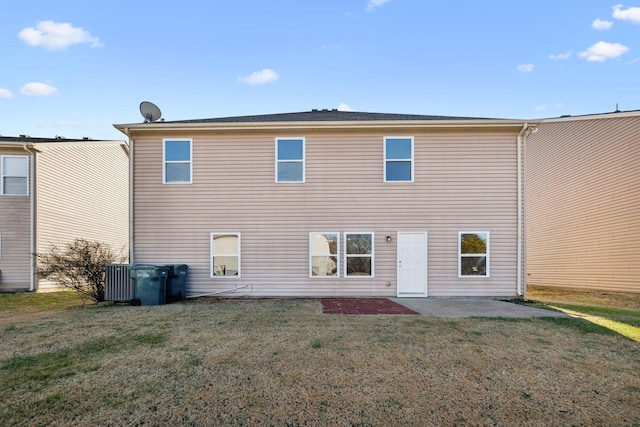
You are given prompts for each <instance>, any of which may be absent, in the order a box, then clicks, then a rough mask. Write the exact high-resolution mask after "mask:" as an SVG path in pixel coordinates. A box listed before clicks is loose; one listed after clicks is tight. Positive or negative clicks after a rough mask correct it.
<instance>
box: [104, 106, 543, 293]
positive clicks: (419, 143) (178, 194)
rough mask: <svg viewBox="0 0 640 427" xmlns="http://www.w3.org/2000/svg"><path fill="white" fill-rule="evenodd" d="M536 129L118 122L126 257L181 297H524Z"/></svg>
mask: <svg viewBox="0 0 640 427" xmlns="http://www.w3.org/2000/svg"><path fill="white" fill-rule="evenodd" d="M536 125H537V122H529V123H527V122H524V121H522V120H504V119H484V118H464V117H440V116H427V115H409V114H383V113H361V112H346V111H338V110H312V111H307V112H299V113H285V114H269V115H257V116H242V117H226V118H216V119H206V120H183V121H155V122H150V123H133V124H117V125H114V126H115V127H116V128H117V129H119V130H120V131H122V132H123V133H124V134H125V135H127V137H128V138H129V146H130V149H131V156H130V161H131V167H130V169H131V177H132V179H131V188H130V193H131V197H132V200H131V215H130V221H131V224H130V230H131V240H130V247H131V261H132V262H135V263H152V264H166V263H176V262H177V263H184V264H187V265H189V267H190V268H189V276H188V281H187V293H188V295H190V296H196V295H211V294H220V295H232V296H233V295H235V296H239V295H250V296H401V297H426V296H429V297H431V296H433V297H436V296H486V297H493V296H508V297H514V296H517V295H522V294H523V293H524V269H523V267H524V252H523V251H524V239H523V236H524V222H523V189H524V187H523V175H522V173H523V172H522V171H523V162H522V150H523V144H524V140H525V139H526V138H527V135H528V134H529V132H530V130H531V129H533V128H535V126H536Z"/></svg>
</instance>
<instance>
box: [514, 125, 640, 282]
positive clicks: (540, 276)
mask: <svg viewBox="0 0 640 427" xmlns="http://www.w3.org/2000/svg"><path fill="white" fill-rule="evenodd" d="M639 135H640V114H635V115H623V116H622V117H619V118H616V117H615V116H609V117H608V118H600V117H597V118H590V119H589V118H587V119H566V120H558V121H549V122H545V123H543V124H542V125H540V127H539V131H538V132H537V133H536V134H534V135H533V136H532V137H531V138H530V140H529V141H528V143H527V153H526V158H527V165H526V171H527V172H526V173H527V181H526V182H527V252H528V256H527V282H528V283H529V284H532V285H545V286H559V287H568V288H588V289H600V290H606V291H624V292H640V280H639V279H638V270H639V269H640V259H639V258H638V256H637V246H638V241H639V240H640V215H639V214H638V213H639V212H640V137H639Z"/></svg>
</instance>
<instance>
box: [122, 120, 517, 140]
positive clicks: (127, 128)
mask: <svg viewBox="0 0 640 427" xmlns="http://www.w3.org/2000/svg"><path fill="white" fill-rule="evenodd" d="M521 123H522V121H521V120H511V119H483V120H473V119H468V120H458V119H455V120H373V121H291V122H287V121H283V122H206V121H203V122H191V123H189V122H186V123H185V122H153V123H131V124H115V125H113V126H114V127H115V128H116V129H118V130H119V131H120V132H122V133H124V134H126V135H128V136H129V137H131V135H132V134H134V133H136V132H144V133H147V134H150V133H153V132H158V133H166V132H222V131H240V132H264V131H281V130H287V129H298V130H300V129H310V130H318V131H319V130H328V131H336V130H349V131H352V130H373V129H381V130H384V129H462V128H464V129H486V128H504V129H510V128H514V127H515V128H519V127H520V125H521Z"/></svg>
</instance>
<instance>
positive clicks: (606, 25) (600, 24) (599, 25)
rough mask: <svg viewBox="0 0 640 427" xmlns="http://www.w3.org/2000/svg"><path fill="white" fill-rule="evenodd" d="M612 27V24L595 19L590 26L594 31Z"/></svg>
mask: <svg viewBox="0 0 640 427" xmlns="http://www.w3.org/2000/svg"><path fill="white" fill-rule="evenodd" d="M612 25H613V22H611V21H605V20H602V19H596V20H595V21H593V23H592V24H591V26H592V27H593V28H595V29H596V30H608V29H609V28H611V26H612Z"/></svg>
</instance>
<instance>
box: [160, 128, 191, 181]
mask: <svg viewBox="0 0 640 427" xmlns="http://www.w3.org/2000/svg"><path fill="white" fill-rule="evenodd" d="M191 146H192V141H191V139H163V140H162V157H163V158H162V163H163V164H162V183H163V184H191V182H192V164H191V159H192V149H191Z"/></svg>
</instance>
